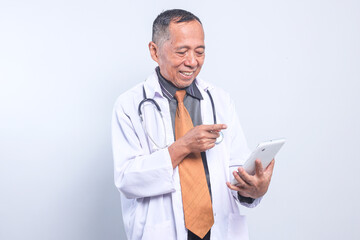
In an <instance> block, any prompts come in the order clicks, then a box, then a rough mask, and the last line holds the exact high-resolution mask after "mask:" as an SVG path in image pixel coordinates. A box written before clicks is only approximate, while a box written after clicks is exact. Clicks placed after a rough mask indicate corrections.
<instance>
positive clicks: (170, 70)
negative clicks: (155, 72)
mask: <svg viewBox="0 0 360 240" xmlns="http://www.w3.org/2000/svg"><path fill="white" fill-rule="evenodd" d="M169 33H170V38H169V40H167V41H165V42H164V43H163V45H162V46H157V45H156V44H155V43H154V42H150V43H149V49H150V54H151V57H152V59H153V60H154V61H156V62H157V63H158V64H159V67H160V73H161V75H162V76H163V77H164V78H166V79H167V80H169V81H171V82H172V83H173V84H174V85H175V86H177V87H178V88H184V87H187V86H189V85H190V84H191V83H192V82H193V81H194V79H195V78H196V76H197V75H198V74H199V72H200V70H201V67H202V65H203V63H204V59H205V43H204V30H203V28H202V26H201V24H200V23H199V22H198V21H195V20H194V21H190V22H182V23H174V22H171V23H170V25H169Z"/></svg>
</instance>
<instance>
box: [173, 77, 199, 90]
mask: <svg viewBox="0 0 360 240" xmlns="http://www.w3.org/2000/svg"><path fill="white" fill-rule="evenodd" d="M194 80H195V79H192V80H186V81H178V82H176V86H177V87H178V88H186V87H188V86H190V85H191V84H192V82H193V81H194Z"/></svg>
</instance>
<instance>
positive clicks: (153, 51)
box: [149, 41, 159, 63]
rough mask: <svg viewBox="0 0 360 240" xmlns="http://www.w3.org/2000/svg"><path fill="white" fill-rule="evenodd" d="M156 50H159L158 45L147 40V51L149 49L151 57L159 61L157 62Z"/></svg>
mask: <svg viewBox="0 0 360 240" xmlns="http://www.w3.org/2000/svg"><path fill="white" fill-rule="evenodd" d="M158 50H159V48H158V46H157V45H156V44H155V43H154V42H153V41H151V42H149V51H150V55H151V58H152V59H153V60H154V61H155V62H157V63H159V62H158V61H159V55H158V53H159V51H158Z"/></svg>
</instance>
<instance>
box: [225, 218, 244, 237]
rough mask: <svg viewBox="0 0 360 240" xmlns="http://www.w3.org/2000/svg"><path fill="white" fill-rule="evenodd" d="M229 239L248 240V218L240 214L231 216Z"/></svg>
mask: <svg viewBox="0 0 360 240" xmlns="http://www.w3.org/2000/svg"><path fill="white" fill-rule="evenodd" d="M228 221H229V222H228V237H227V239H239V240H248V239H249V233H248V228H247V224H246V216H244V215H240V214H238V213H232V214H230V215H229V220H228Z"/></svg>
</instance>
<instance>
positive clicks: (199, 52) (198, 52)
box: [196, 51, 205, 55]
mask: <svg viewBox="0 0 360 240" xmlns="http://www.w3.org/2000/svg"><path fill="white" fill-rule="evenodd" d="M204 53H205V51H197V52H196V54H197V55H203V54H204Z"/></svg>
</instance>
